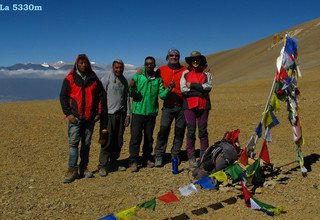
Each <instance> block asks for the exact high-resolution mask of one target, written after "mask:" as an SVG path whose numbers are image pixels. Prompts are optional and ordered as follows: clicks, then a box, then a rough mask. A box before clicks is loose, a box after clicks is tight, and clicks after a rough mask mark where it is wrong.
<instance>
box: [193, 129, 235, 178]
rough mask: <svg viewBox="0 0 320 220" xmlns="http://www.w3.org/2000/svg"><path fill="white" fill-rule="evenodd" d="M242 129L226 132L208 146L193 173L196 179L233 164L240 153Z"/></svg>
mask: <svg viewBox="0 0 320 220" xmlns="http://www.w3.org/2000/svg"><path fill="white" fill-rule="evenodd" d="M239 133H240V130H239V129H237V130H235V131H232V132H226V133H225V135H224V137H223V138H222V139H221V140H220V141H217V142H215V143H214V144H213V145H211V146H210V147H208V148H207V149H206V151H205V152H204V153H203V155H202V156H201V158H200V162H199V166H198V168H196V169H195V170H194V171H193V173H192V175H193V177H194V178H196V179H199V178H200V179H201V178H202V177H203V176H205V175H207V174H210V173H214V172H217V171H219V170H223V169H224V168H226V167H227V166H229V165H231V164H233V163H234V162H235V161H236V160H237V159H238V157H239V155H240V151H241V150H240V144H239V139H238V135H239Z"/></svg>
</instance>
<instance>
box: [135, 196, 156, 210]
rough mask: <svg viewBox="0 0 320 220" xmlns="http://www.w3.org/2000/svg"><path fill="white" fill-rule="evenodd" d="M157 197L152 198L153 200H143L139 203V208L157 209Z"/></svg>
mask: <svg viewBox="0 0 320 220" xmlns="http://www.w3.org/2000/svg"><path fill="white" fill-rule="evenodd" d="M156 204H157V202H156V197H154V198H152V199H151V200H149V201H146V202H143V203H140V204H139V205H138V207H139V208H145V209H150V210H153V211H154V210H155V208H156Z"/></svg>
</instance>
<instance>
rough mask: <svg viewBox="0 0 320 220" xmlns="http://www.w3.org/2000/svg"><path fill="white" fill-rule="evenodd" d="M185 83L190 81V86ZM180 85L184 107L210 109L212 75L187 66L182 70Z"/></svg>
mask: <svg viewBox="0 0 320 220" xmlns="http://www.w3.org/2000/svg"><path fill="white" fill-rule="evenodd" d="M187 83H191V85H190V88H188V87H187V86H186V84H187ZM180 86H181V90H182V92H183V96H184V105H183V108H184V109H193V108H196V109H198V110H201V109H205V110H209V109H211V102H210V97H209V92H210V91H211V88H212V76H211V74H210V73H209V72H203V71H202V70H201V71H197V72H196V71H195V70H194V69H193V68H189V69H188V70H186V71H184V72H183V74H182V77H181V80H180Z"/></svg>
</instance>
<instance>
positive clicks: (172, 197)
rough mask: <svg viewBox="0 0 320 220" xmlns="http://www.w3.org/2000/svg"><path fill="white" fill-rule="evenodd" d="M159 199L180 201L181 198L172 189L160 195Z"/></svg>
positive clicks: (167, 201)
mask: <svg viewBox="0 0 320 220" xmlns="http://www.w3.org/2000/svg"><path fill="white" fill-rule="evenodd" d="M157 199H159V200H161V201H162V202H166V203H169V202H179V201H180V200H179V198H178V197H177V196H176V195H175V194H174V193H173V192H172V191H171V192H168V193H166V194H164V195H162V196H159V197H158V198H157Z"/></svg>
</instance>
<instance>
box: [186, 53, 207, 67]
mask: <svg viewBox="0 0 320 220" xmlns="http://www.w3.org/2000/svg"><path fill="white" fill-rule="evenodd" d="M195 58H199V59H200V65H201V66H205V65H206V64H207V59H206V57H205V56H203V55H202V54H201V53H200V52H199V51H192V52H191V54H190V56H189V57H186V58H185V61H186V63H187V64H189V65H190V66H191V64H192V61H193V60H194V59H195Z"/></svg>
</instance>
